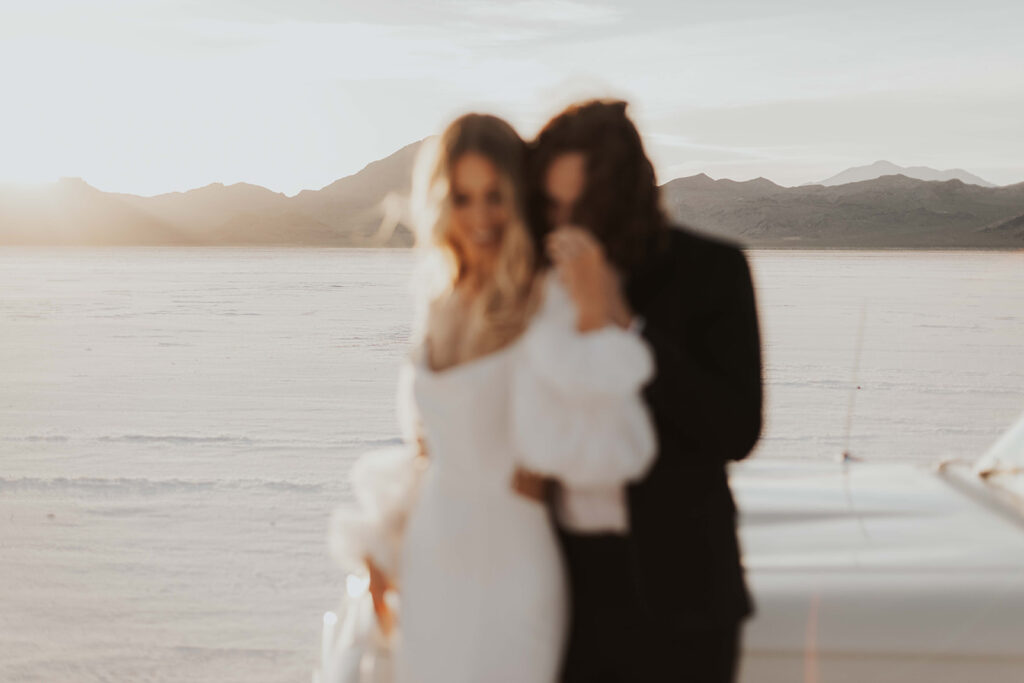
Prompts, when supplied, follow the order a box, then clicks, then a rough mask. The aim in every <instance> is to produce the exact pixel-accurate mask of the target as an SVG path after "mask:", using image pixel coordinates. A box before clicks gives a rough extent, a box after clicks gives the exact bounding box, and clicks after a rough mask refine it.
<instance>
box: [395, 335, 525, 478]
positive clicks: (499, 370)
mask: <svg viewBox="0 0 1024 683" xmlns="http://www.w3.org/2000/svg"><path fill="white" fill-rule="evenodd" d="M518 351H519V348H518V341H514V342H512V343H510V344H508V345H506V346H505V347H502V348H501V349H499V350H497V351H493V352H491V353H489V354H487V355H485V356H482V357H480V358H476V359H473V360H471V361H467V362H465V363H462V364H460V365H456V366H453V367H450V368H447V369H444V370H433V369H431V368H430V366H429V364H428V361H427V354H426V353H425V348H424V347H423V346H420V347H418V348H417V349H416V350H415V351H414V352H413V353H412V354H411V355H410V359H409V361H407V362H408V363H409V364H410V368H409V373H410V375H409V380H408V381H410V382H411V400H412V401H413V402H414V403H415V412H416V414H417V415H418V417H419V422H420V427H419V429H420V433H421V435H422V436H423V438H424V440H425V442H426V447H427V451H428V456H429V457H430V458H431V467H433V468H435V469H436V470H437V475H436V476H439V477H443V478H445V479H446V480H450V479H452V478H462V477H464V478H467V480H468V481H471V482H473V483H474V484H477V485H480V484H483V485H486V483H487V481H488V480H489V479H491V478H492V477H495V476H500V477H501V478H500V481H501V482H503V483H507V481H508V480H507V478H506V477H505V476H504V475H506V474H508V473H509V472H510V471H511V469H512V468H513V467H514V461H515V453H514V449H513V447H512V443H513V438H512V434H511V433H510V423H509V418H510V403H509V400H510V395H509V393H510V392H509V391H508V387H509V386H510V383H511V376H512V373H513V372H514V368H515V363H516V355H517V352H518ZM488 475H490V476H488Z"/></svg>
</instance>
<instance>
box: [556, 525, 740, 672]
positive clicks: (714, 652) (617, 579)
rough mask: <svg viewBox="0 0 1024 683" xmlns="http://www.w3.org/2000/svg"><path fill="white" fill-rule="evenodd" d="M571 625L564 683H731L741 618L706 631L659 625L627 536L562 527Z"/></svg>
mask: <svg viewBox="0 0 1024 683" xmlns="http://www.w3.org/2000/svg"><path fill="white" fill-rule="evenodd" d="M561 535H562V539H561V540H562V547H563V549H564V551H565V555H566V561H567V565H568V570H569V576H570V583H571V628H570V637H569V642H568V645H567V648H566V652H565V658H564V664H563V669H562V683H626V682H630V683H632V682H637V683H640V682H642V683H662V682H664V683H669V682H670V681H671V682H673V683H732V682H733V681H734V680H735V676H736V661H737V656H738V651H739V634H740V622H735V623H731V624H727V625H725V626H722V625H709V627H708V628H707V629H700V628H686V629H678V628H675V629H673V628H672V627H670V626H668V625H664V624H659V623H656V621H655V619H654V617H653V616H652V615H650V614H648V613H645V610H644V609H643V607H642V603H641V601H640V600H639V599H638V597H637V593H636V589H635V579H634V572H633V568H632V563H631V561H630V557H629V546H628V543H627V541H626V540H625V538H624V537H622V536H615V535H604V534H600V535H586V536H583V535H573V534H568V533H564V532H563V533H562V534H561Z"/></svg>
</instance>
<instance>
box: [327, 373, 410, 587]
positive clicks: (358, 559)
mask: <svg viewBox="0 0 1024 683" xmlns="http://www.w3.org/2000/svg"><path fill="white" fill-rule="evenodd" d="M411 379H412V377H411V367H410V366H409V365H408V364H407V365H406V366H405V367H403V369H402V375H401V376H400V379H399V389H398V401H399V421H400V423H401V425H402V431H403V432H404V433H405V442H404V443H403V444H400V445H397V446H394V447H393V448H384V449H380V450H374V451H369V452H367V453H364V454H363V455H362V456H360V457H359V459H358V460H356V462H355V463H354V464H353V465H352V469H351V471H350V473H349V480H350V482H351V485H352V492H353V495H354V497H355V501H354V503H351V504H347V505H343V506H340V507H338V508H337V509H336V510H335V511H334V514H333V515H332V518H331V528H330V548H331V554H332V556H333V557H334V559H335V561H336V562H337V563H338V564H339V565H341V567H342V568H343V569H344V570H345V571H347V572H349V573H362V572H364V571H365V569H366V562H365V558H366V557H370V558H371V559H373V561H374V563H375V564H376V565H377V566H378V567H380V569H381V570H382V571H383V572H384V573H385V574H387V575H388V577H389V578H390V579H391V580H392V581H393V582H395V581H397V576H398V567H399V563H400V559H401V546H402V539H403V536H404V534H405V525H406V521H407V519H408V516H409V513H410V511H411V509H412V506H413V503H414V502H415V499H416V494H417V492H418V489H419V481H420V478H421V477H422V475H423V472H424V470H425V467H426V465H427V460H426V459H425V458H420V457H418V455H419V449H418V444H417V443H416V441H415V436H416V435H415V433H413V432H412V430H414V429H415V422H416V417H415V409H414V408H415V407H414V405H413V401H412V398H411V393H410V392H411V389H410V385H411Z"/></svg>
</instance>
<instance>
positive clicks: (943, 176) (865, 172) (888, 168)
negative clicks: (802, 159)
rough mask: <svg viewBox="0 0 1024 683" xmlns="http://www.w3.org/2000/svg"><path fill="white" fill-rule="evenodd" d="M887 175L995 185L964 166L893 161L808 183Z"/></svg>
mask: <svg viewBox="0 0 1024 683" xmlns="http://www.w3.org/2000/svg"><path fill="white" fill-rule="evenodd" d="M887 175H905V176H907V177H908V178H916V179H917V180H939V181H942V180H960V181H962V182H965V183H967V184H968V185H981V186H982V187H995V185H993V184H992V183H990V182H988V181H987V180H982V179H981V178H979V177H978V176H976V175H974V174H973V173H968V172H967V171H965V170H963V169H962V168H953V169H950V170H947V171H937V170H935V169H934V168H928V167H927V166H909V167H907V166H897V165H896V164H894V163H892V162H891V161H876V162H875V163H873V164H870V165H868V166H856V167H854V168H848V169H846V170H845V171H842V172H841V173H837V174H836V175H834V176H832V177H831V178H826V179H825V180H822V181H821V182H819V183H808V184H813V185H825V186H832V185H845V184H846V183H859V182H862V181H865V180H874V179H875V178H881V177H882V176H887Z"/></svg>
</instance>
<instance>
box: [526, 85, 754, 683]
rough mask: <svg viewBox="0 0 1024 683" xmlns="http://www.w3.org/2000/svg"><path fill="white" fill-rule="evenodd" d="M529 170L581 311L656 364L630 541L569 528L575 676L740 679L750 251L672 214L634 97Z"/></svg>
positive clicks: (543, 222)
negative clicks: (729, 467)
mask: <svg viewBox="0 0 1024 683" xmlns="http://www.w3.org/2000/svg"><path fill="white" fill-rule="evenodd" d="M531 163H532V169H531V173H530V177H531V183H533V187H532V188H531V190H530V203H531V206H530V214H531V215H530V219H531V220H530V222H531V225H532V226H533V228H534V230H535V231H536V238H537V242H538V246H539V250H540V251H543V252H544V253H546V254H547V257H548V258H549V259H550V261H551V262H552V264H553V265H554V266H555V268H556V269H557V270H558V271H559V272H560V274H561V275H562V276H563V278H565V277H567V276H568V277H569V278H570V279H572V280H573V282H571V283H567V284H569V289H570V290H571V291H573V292H574V296H575V297H576V298H577V304H578V305H580V304H581V305H582V307H583V308H582V309H581V310H588V311H591V312H596V313H593V314H592V315H597V316H598V317H599V318H600V317H601V316H603V323H604V324H619V325H620V326H623V327H630V328H632V329H635V330H637V331H638V332H639V333H640V334H642V335H643V337H644V339H645V340H646V341H647V342H648V343H649V345H650V347H651V348H652V350H653V353H654V359H655V366H656V375H655V377H654V379H653V380H652V381H651V382H650V384H649V385H648V386H647V387H646V388H645V390H644V398H645V400H646V403H647V405H648V408H649V409H650V412H651V415H652V418H653V422H654V425H655V429H656V431H657V435H658V454H657V456H656V459H655V462H654V465H653V466H652V468H651V470H650V472H649V474H648V475H647V477H646V478H645V479H643V480H641V481H639V482H637V483H635V484H633V485H631V486H630V487H629V489H628V491H627V505H628V513H629V515H628V516H629V526H630V529H629V532H628V534H627V535H625V536H623V535H611V534H608V535H574V534H570V533H568V532H566V531H564V530H563V531H562V532H561V534H560V536H561V540H562V546H563V549H564V552H565V557H566V561H567V565H568V569H569V576H570V583H571V587H572V593H571V594H572V627H571V632H570V637H569V645H568V648H567V652H566V658H565V666H564V671H563V682H564V683H578V682H597V681H644V682H648V683H657V682H659V681H693V682H694V683H718V682H722V683H726V682H729V681H733V680H734V679H735V676H736V661H737V656H738V651H739V635H740V626H741V623H742V620H743V619H744V618H746V617H747V616H748V615H750V614H751V611H752V604H751V600H750V597H749V595H748V592H747V588H746V584H745V581H744V576H743V567H742V565H741V563H740V551H739V546H738V543H737V538H736V508H735V506H734V504H733V499H732V496H731V494H730V491H729V486H728V482H727V479H726V467H725V466H726V464H727V463H728V462H729V461H732V460H740V459H742V458H744V457H746V456H747V455H748V454H749V453H750V451H751V449H752V448H753V446H754V444H755V443H756V442H757V439H758V437H759V434H760V431H761V401H762V388H761V353H760V341H759V334H758V322H757V312H756V308H755V303H754V293H753V287H752V284H751V279H750V273H749V269H748V267H747V262H746V259H745V258H744V256H743V253H742V252H741V251H740V250H739V249H737V248H736V247H734V246H731V245H729V244H726V243H725V242H721V241H718V240H714V239H710V238H707V237H701V236H698V235H696V234H694V233H693V232H690V231H689V230H685V229H683V228H681V227H678V226H673V225H670V224H669V223H668V221H667V219H666V218H665V216H664V214H663V212H662V210H661V207H660V204H659V198H658V187H657V184H656V182H655V176H654V171H653V167H652V165H651V163H650V161H649V160H648V159H647V157H646V155H645V154H644V150H643V146H642V144H641V141H640V136H639V134H638V133H637V130H636V128H635V126H634V125H633V123H632V122H631V121H630V119H629V118H628V117H627V115H626V104H625V103H624V102H614V101H592V102H586V103H582V104H578V105H574V106H572V107H569V108H568V109H567V110H565V111H564V112H562V113H561V114H559V115H558V116H556V117H555V118H554V119H552V120H551V121H550V122H549V123H548V124H547V125H546V126H545V127H544V129H543V130H542V131H541V132H540V134H539V135H538V137H537V139H536V140H535V141H534V143H533V149H532V153H531ZM581 228H582V229H581ZM602 264H606V265H605V270H606V271H607V272H609V273H613V274H614V275H615V277H612V278H605V282H606V283H607V282H611V283H612V284H610V285H607V284H606V286H602V284H601V276H600V275H599V271H600V270H601V268H600V267H601V265H602ZM588 282H589V283H590V285H589V286H588ZM620 282H621V286H620V285H619V283H620ZM592 326H593V325H591V327H592ZM581 329H583V328H581Z"/></svg>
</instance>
